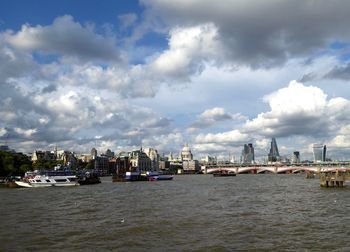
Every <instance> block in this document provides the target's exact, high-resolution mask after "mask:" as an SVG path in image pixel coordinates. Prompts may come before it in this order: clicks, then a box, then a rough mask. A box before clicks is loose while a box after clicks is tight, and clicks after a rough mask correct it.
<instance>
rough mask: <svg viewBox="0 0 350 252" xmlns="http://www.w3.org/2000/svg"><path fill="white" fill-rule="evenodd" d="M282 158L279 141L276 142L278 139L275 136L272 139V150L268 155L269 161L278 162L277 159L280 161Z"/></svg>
mask: <svg viewBox="0 0 350 252" xmlns="http://www.w3.org/2000/svg"><path fill="white" fill-rule="evenodd" d="M280 159H281V157H280V154H279V152H278V147H277V142H276V139H275V138H274V137H273V138H272V141H271V148H270V152H269V155H268V161H269V162H276V161H280Z"/></svg>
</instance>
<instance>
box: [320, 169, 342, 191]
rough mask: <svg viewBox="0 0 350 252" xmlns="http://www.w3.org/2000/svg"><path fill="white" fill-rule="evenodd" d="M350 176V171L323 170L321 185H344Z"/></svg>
mask: <svg viewBox="0 0 350 252" xmlns="http://www.w3.org/2000/svg"><path fill="white" fill-rule="evenodd" d="M348 178H349V171H345V170H340V171H339V170H336V171H328V172H321V174H320V186H321V187H344V186H345V181H346V180H347V179H348Z"/></svg>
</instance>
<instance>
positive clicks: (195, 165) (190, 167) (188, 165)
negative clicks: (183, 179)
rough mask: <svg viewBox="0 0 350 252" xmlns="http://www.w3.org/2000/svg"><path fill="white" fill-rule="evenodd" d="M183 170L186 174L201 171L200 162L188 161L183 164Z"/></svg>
mask: <svg viewBox="0 0 350 252" xmlns="http://www.w3.org/2000/svg"><path fill="white" fill-rule="evenodd" d="M182 169H183V172H184V173H185V174H192V173H193V174H194V173H197V172H199V171H200V167H199V162H198V160H186V161H183V162H182Z"/></svg>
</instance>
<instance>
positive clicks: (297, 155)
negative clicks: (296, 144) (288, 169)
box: [291, 151, 300, 164]
mask: <svg viewBox="0 0 350 252" xmlns="http://www.w3.org/2000/svg"><path fill="white" fill-rule="evenodd" d="M291 161H292V163H293V164H299V163H300V152H299V151H294V152H293V156H292V160H291Z"/></svg>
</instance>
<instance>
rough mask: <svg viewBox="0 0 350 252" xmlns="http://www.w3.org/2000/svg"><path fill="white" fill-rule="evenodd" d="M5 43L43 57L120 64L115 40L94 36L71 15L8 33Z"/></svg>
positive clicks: (90, 29)
mask: <svg viewBox="0 0 350 252" xmlns="http://www.w3.org/2000/svg"><path fill="white" fill-rule="evenodd" d="M5 39H6V41H7V42H8V43H9V44H10V45H11V46H12V47H14V48H17V49H20V50H25V51H38V52H42V53H46V54H59V55H63V56H66V57H71V56H75V57H77V58H78V59H81V60H84V61H86V60H99V61H101V60H102V61H120V53H119V51H118V50H117V49H116V42H115V39H114V38H110V37H104V36H102V35H98V34H96V33H95V32H94V31H93V29H92V27H88V26H87V27H84V26H82V25H81V24H79V23H78V22H75V21H74V19H73V17H72V16H69V15H66V16H62V17H58V18H56V19H55V20H54V21H53V23H52V25H49V26H41V25H37V26H35V27H32V26H30V25H28V24H25V25H23V26H22V29H21V30H20V31H18V32H17V33H13V32H8V33H7V34H6V36H5Z"/></svg>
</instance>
